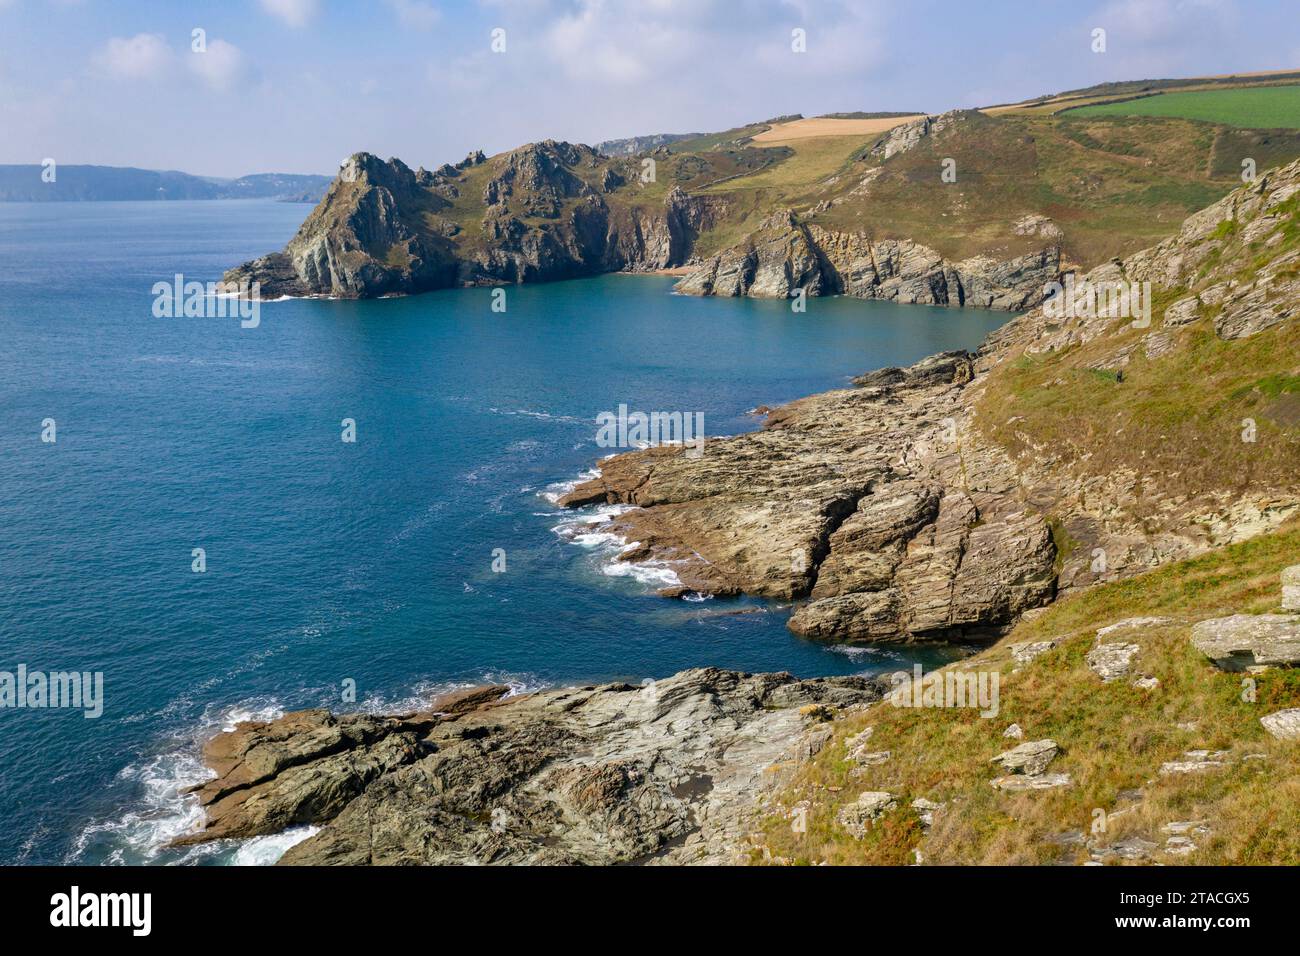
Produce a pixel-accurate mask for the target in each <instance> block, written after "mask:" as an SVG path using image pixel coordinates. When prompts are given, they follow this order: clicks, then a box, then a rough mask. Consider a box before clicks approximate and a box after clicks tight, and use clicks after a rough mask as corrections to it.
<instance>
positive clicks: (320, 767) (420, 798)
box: [178, 668, 886, 865]
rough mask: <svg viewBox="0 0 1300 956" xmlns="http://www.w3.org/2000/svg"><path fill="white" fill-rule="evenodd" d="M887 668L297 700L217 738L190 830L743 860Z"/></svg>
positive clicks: (416, 857)
mask: <svg viewBox="0 0 1300 956" xmlns="http://www.w3.org/2000/svg"><path fill="white" fill-rule="evenodd" d="M885 689H886V687H885V684H884V682H883V681H879V680H875V681H873V680H866V679H863V678H853V677H847V678H826V679H817V680H803V681H799V680H795V679H794V678H793V677H791V676H790V675H789V674H757V675H751V674H741V673H736V672H734V671H720V670H715V669H711V668H708V669H700V670H690V671H683V672H682V673H680V674H677V675H674V676H673V677H670V678H667V679H665V680H661V681H657V682H650V683H647V684H645V685H642V686H635V687H634V686H629V685H627V684H604V685H600V686H589V687H575V688H564V689H557V690H548V691H542V692H539V693H535V694H529V695H521V696H516V697H505V698H502V697H501V694H502V692H503V690H504V688H500V687H495V688H484V689H480V690H478V691H476V692H474V693H472V694H468V695H466V694H462V695H459V696H458V697H457V698H455V699H454V700H452V701H450V702H449V701H448V700H447V699H443V700H440V701H435V702H433V703H431V704H430V707H429V709H428V710H426V711H422V712H419V713H415V714H404V715H396V716H388V717H377V716H370V715H359V714H354V715H341V716H337V717H336V716H333V715H331V714H329V713H328V712H326V711H319V710H315V711H300V712H296V713H290V714H286V715H284V716H283V717H280V718H278V719H276V720H273V721H267V722H250V723H242V724H240V725H238V726H237V727H236V728H235V730H234V731H232V732H229V733H224V734H221V735H219V736H218V737H216V738H215V739H213V740H212V741H211V742H210V743H209V744H208V746H207V748H206V750H205V760H206V762H207V764H208V766H209V767H211V768H212V770H213V771H214V772H215V773H216V775H217V776H216V777H215V779H213V780H212V781H209V782H208V783H206V784H204V785H203V786H202V787H201V788H200V789H199V791H198V793H199V796H200V799H201V801H202V802H203V805H204V807H205V808H206V811H207V820H206V825H205V827H204V828H203V829H202V830H201V831H199V832H197V833H194V834H191V835H188V836H186V837H184V838H182V839H181V840H180V841H178V842H179V843H193V842H200V841H204V840H211V839H217V838H227V837H248V836H256V835H259V834H265V833H274V832H278V831H279V830H281V829H283V828H285V827H287V826H291V825H294V824H304V823H311V824H316V825H320V826H321V827H322V829H321V830H320V832H319V833H317V834H315V835H314V836H312V837H311V838H309V839H307V840H306V841H305V842H302V843H299V844H298V845H296V846H294V847H293V848H291V849H290V850H289V851H288V853H287V854H286V855H285V857H284V858H283V860H282V861H281V862H283V863H285V864H376V865H392V864H447V863H549V864H559V863H588V864H611V863H732V862H737V861H738V860H740V859H742V858H743V856H744V854H745V849H746V848H745V846H744V845H743V842H742V841H743V836H742V835H743V833H745V832H746V830H745V824H746V822H747V821H748V820H749V819H750V818H751V816H752V815H753V814H754V813H755V812H756V811H757V810H758V809H759V801H760V799H761V798H762V796H763V795H764V794H765V793H768V792H770V790H771V788H773V787H774V786H777V785H779V784H780V783H781V782H783V781H784V780H786V779H788V775H789V771H790V770H792V769H793V768H794V767H796V766H797V765H798V764H799V762H800V761H801V760H805V759H807V758H808V756H809V755H810V754H814V753H816V751H817V749H819V747H820V746H821V744H822V743H824V742H825V740H826V739H827V737H828V736H829V734H828V733H827V732H826V729H825V727H824V725H823V724H821V723H820V720H821V715H823V714H830V713H833V712H834V710H835V709H836V708H842V707H848V706H853V705H860V704H864V703H867V702H871V701H875V700H878V699H880V697H881V696H882V694H883V692H884V690H885Z"/></svg>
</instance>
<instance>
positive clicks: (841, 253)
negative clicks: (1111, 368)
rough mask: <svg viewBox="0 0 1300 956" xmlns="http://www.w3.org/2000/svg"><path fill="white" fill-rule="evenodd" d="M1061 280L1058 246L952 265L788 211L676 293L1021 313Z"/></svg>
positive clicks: (903, 243)
mask: <svg viewBox="0 0 1300 956" xmlns="http://www.w3.org/2000/svg"><path fill="white" fill-rule="evenodd" d="M1060 275H1061V253H1060V249H1059V248H1058V247H1057V246H1054V245H1048V246H1045V247H1044V248H1043V249H1041V250H1039V251H1037V252H1033V253H1029V254H1026V255H1021V256H1015V257H1013V258H1010V259H1006V260H997V259H994V258H992V257H990V256H972V257H970V258H968V259H963V260H961V261H960V262H951V261H949V260H947V259H945V258H943V257H942V256H940V255H939V254H938V253H937V252H935V251H934V250H933V249H929V248H927V247H926V246H923V245H920V244H919V243H916V242H912V241H911V240H908V239H885V240H880V241H876V242H873V241H872V240H871V239H870V238H868V237H867V236H866V235H865V234H863V233H844V232H834V231H831V230H828V229H824V228H822V227H821V226H818V225H815V224H807V223H805V222H803V221H801V220H800V218H799V217H798V216H796V215H795V214H794V213H793V212H792V211H789V210H787V211H785V212H781V213H778V214H776V215H773V216H771V217H769V218H768V219H766V220H764V221H763V223H762V224H761V225H760V226H759V228H758V229H757V230H756V231H755V232H754V233H753V234H751V235H750V236H748V237H747V238H746V239H745V240H744V241H743V242H741V243H739V244H738V245H736V246H733V247H731V248H730V249H727V250H725V251H724V252H721V253H719V254H717V255H715V256H713V257H712V258H710V259H708V260H707V261H706V262H704V263H703V264H702V265H700V266H699V267H698V268H696V269H695V270H694V271H692V272H691V273H690V274H689V275H687V276H686V277H685V278H683V279H682V280H681V281H680V282H679V283H678V284H677V290H678V291H679V292H684V293H687V294H690V295H723V296H739V295H751V296H760V297H766V298H787V297H789V296H791V295H793V294H794V293H795V292H796V291H797V290H800V289H802V290H803V291H804V293H805V294H807V295H849V296H854V297H855V298H860V299H889V300H892V301H895V302H901V303H905V304H916V303H920V304H925V305H947V306H963V305H970V306H977V307H979V308H984V309H1005V310H1010V311H1016V310H1020V309H1026V308H1030V307H1032V306H1035V305H1038V304H1039V303H1040V302H1041V301H1042V300H1043V298H1044V295H1045V292H1044V290H1045V289H1046V288H1047V286H1048V285H1049V284H1050V283H1052V282H1055V281H1056V280H1057V279H1058V278H1059V277H1060Z"/></svg>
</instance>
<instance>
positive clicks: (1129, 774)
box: [755, 522, 1300, 865]
mask: <svg viewBox="0 0 1300 956" xmlns="http://www.w3.org/2000/svg"><path fill="white" fill-rule="evenodd" d="M1297 562H1300V524H1298V523H1294V522H1293V523H1292V524H1291V525H1290V526H1288V527H1286V528H1284V529H1283V530H1282V531H1280V532H1278V533H1276V534H1273V535H1270V536H1267V537H1261V538H1257V539H1254V540H1252V541H1248V542H1245V543H1242V544H1239V545H1235V546H1232V547H1230V548H1225V549H1221V550H1219V551H1215V552H1212V553H1209V554H1206V555H1204V556H1202V557H1200V558H1196V559H1194V560H1191V561H1185V562H1181V563H1179V564H1174V565H1170V566H1168V567H1165V568H1162V569H1159V570H1157V571H1153V572H1151V573H1149V574H1147V575H1144V576H1141V577H1137V578H1132V579H1128V580H1126V581H1121V582H1116V583H1114V584H1110V585H1105V586H1101V587H1098V588H1095V589H1093V590H1091V591H1088V592H1085V593H1083V594H1080V595H1078V596H1076V597H1073V598H1071V599H1069V600H1066V601H1063V602H1061V603H1060V604H1058V605H1055V606H1053V607H1051V608H1049V609H1048V610H1047V611H1046V612H1045V613H1043V614H1042V615H1041V616H1039V617H1037V618H1036V619H1034V620H1032V621H1028V622H1025V623H1022V624H1021V625H1020V626H1019V627H1018V628H1017V629H1016V630H1015V631H1014V632H1013V633H1012V634H1011V635H1010V636H1009V637H1007V638H1005V639H1004V640H1002V641H1001V642H999V643H998V644H997V645H995V646H994V647H992V648H990V649H988V650H987V651H984V652H982V653H981V654H979V655H978V656H976V657H975V658H973V659H971V660H968V661H964V662H961V663H959V664H954V665H950V667H957V668H969V669H995V670H997V671H998V673H999V674H1000V675H1001V692H1000V702H999V703H1000V710H999V713H998V715H997V716H996V718H994V719H984V718H981V717H980V716H978V714H977V713H976V712H975V711H974V710H970V709H929V710H925V709H911V708H901V707H895V706H892V705H891V704H889V703H880V704H877V705H874V706H873V707H871V708H870V709H869V710H867V711H866V712H863V713H860V714H855V715H852V716H849V717H844V718H842V719H840V720H838V721H837V722H836V727H835V738H834V741H833V742H832V743H830V744H828V745H827V746H826V748H825V749H823V751H822V752H821V753H820V754H819V755H818V757H817V758H816V759H815V760H813V761H812V762H810V763H809V764H808V765H806V766H805V767H804V768H803V769H802V770H801V771H799V772H798V773H797V775H796V778H795V782H794V784H793V785H792V786H791V788H790V789H789V791H788V792H786V793H785V794H784V795H783V797H782V799H781V805H782V806H783V807H786V808H788V807H791V806H794V805H795V804H796V803H798V802H800V801H809V803H810V807H809V813H808V824H809V826H808V831H807V833H805V834H796V833H793V832H792V831H791V827H790V823H789V820H788V818H787V817H785V816H784V815H783V814H782V813H774V814H773V815H772V817H771V818H770V819H769V820H768V821H767V823H766V826H765V828H764V839H765V840H766V846H767V847H768V848H769V850H770V853H771V854H772V855H773V856H774V857H776V858H779V859H788V860H791V861H793V862H799V863H815V862H820V861H826V862H829V863H868V864H883V865H894V864H899V863H905V862H907V863H910V862H912V858H913V851H914V850H919V851H920V852H921V854H922V857H923V859H924V862H926V863H934V864H1047V863H1061V862H1064V863H1080V862H1084V861H1085V860H1087V859H1088V852H1087V850H1086V849H1085V848H1084V847H1083V846H1082V845H1081V844H1071V843H1070V842H1068V841H1066V840H1063V839H1062V838H1063V836H1064V835H1066V834H1071V833H1074V834H1078V835H1079V837H1080V838H1081V839H1082V838H1088V837H1092V838H1093V839H1094V840H1095V841H1097V842H1099V843H1102V844H1113V843H1115V842H1118V841H1120V840H1123V839H1125V838H1126V837H1130V836H1140V837H1142V838H1143V839H1147V840H1150V841H1152V842H1153V843H1156V844H1157V845H1158V849H1157V850H1156V851H1155V853H1154V856H1155V859H1156V860H1158V861H1159V862H1165V863H1171V864H1173V863H1216V864H1217V863H1269V864H1295V863H1297V862H1300V800H1297V796H1300V792H1298V791H1300V746H1298V745H1297V744H1295V743H1294V742H1282V741H1276V740H1274V739H1273V738H1271V737H1270V736H1268V734H1267V733H1266V732H1265V731H1264V730H1263V728H1262V727H1261V725H1260V723H1259V718H1260V717H1261V716H1263V715H1265V714H1267V713H1271V712H1273V711H1275V710H1279V709H1282V708H1284V707H1295V706H1300V672H1297V671H1286V670H1277V669H1273V670H1270V671H1268V672H1267V673H1265V674H1262V675H1259V676H1257V677H1256V699H1255V701H1254V702H1249V701H1247V700H1244V699H1243V694H1242V690H1243V685H1242V675H1240V674H1236V675H1234V674H1227V673H1223V672H1220V671H1218V670H1217V669H1216V668H1214V667H1213V666H1212V665H1211V664H1210V663H1209V662H1208V661H1207V660H1206V659H1205V658H1204V657H1203V656H1202V655H1201V654H1200V653H1199V652H1197V651H1196V650H1195V649H1194V648H1193V647H1192V646H1191V644H1190V642H1189V639H1188V637H1189V629H1190V625H1191V623H1192V622H1194V621H1196V620H1200V619H1203V618H1206V617H1211V616H1216V615H1219V614H1223V613H1228V612H1236V611H1246V612H1252V613H1258V612H1263V611H1270V610H1276V609H1277V607H1278V604H1279V601H1280V582H1279V572H1280V570H1281V568H1283V567H1285V566H1287V565H1289V564H1294V563H1297ZM1147 615H1159V616H1165V617H1170V618H1172V619H1173V620H1172V621H1171V623H1169V624H1166V625H1163V626H1158V627H1149V628H1146V629H1145V630H1142V631H1139V632H1136V634H1134V633H1133V632H1130V634H1127V635H1126V639H1131V640H1134V641H1135V642H1136V643H1139V644H1140V645H1141V651H1140V653H1139V655H1138V657H1137V658H1136V660H1135V661H1134V664H1133V667H1132V671H1131V673H1132V674H1134V675H1137V674H1149V675H1152V676H1155V677H1157V678H1158V679H1159V681H1160V684H1159V686H1158V687H1156V688H1155V689H1154V690H1150V691H1146V690H1141V689H1139V688H1136V687H1134V686H1132V685H1131V683H1130V682H1129V681H1126V680H1121V681H1117V682H1114V683H1110V684H1103V683H1102V682H1101V681H1100V679H1099V678H1098V677H1097V676H1096V675H1095V674H1094V673H1093V672H1092V671H1091V670H1090V669H1089V668H1088V667H1087V665H1086V663H1085V655H1086V653H1087V651H1088V650H1089V649H1090V648H1091V647H1092V645H1093V641H1094V636H1095V632H1096V630H1097V629H1098V628H1099V627H1102V626H1104V625H1106V624H1110V623H1114V622H1115V621H1118V620H1121V619H1124V618H1128V617H1134V616H1147ZM1047 638H1052V639H1057V640H1059V641H1060V642H1061V643H1060V644H1059V646H1057V647H1056V648H1055V649H1054V650H1052V651H1049V652H1048V653H1046V654H1044V655H1043V656H1041V657H1039V658H1037V659H1036V660H1034V661H1033V662H1032V663H1030V664H1028V665H1027V666H1025V667H1023V668H1022V669H1020V670H1018V671H1013V667H1012V663H1013V662H1012V661H1011V659H1010V654H1009V651H1008V649H1007V645H1008V644H1011V643H1013V642H1016V641H1029V640H1043V639H1047ZM1013 722H1014V723H1018V724H1019V725H1020V726H1021V727H1022V728H1023V730H1024V733H1025V737H1024V739H1025V740H1038V739H1042V738H1046V737H1050V738H1052V739H1054V740H1056V741H1057V743H1058V744H1059V745H1060V746H1061V748H1062V754H1061V756H1059V757H1058V758H1057V759H1056V760H1055V761H1054V763H1053V764H1052V766H1051V767H1050V770H1051V771H1052V772H1064V773H1068V774H1070V776H1071V777H1072V779H1073V784H1072V786H1070V787H1068V788H1064V789H1059V790H1048V791H1039V792H1035V793H1028V794H1022V795H1011V794H1005V793H1001V792H999V791H996V790H994V789H993V788H992V787H991V786H990V785H989V781H990V780H991V779H992V777H994V776H995V775H996V774H995V770H996V768H995V767H993V766H991V765H990V764H989V760H990V758H992V757H993V756H995V755H996V754H998V753H999V752H1001V751H1003V750H1006V749H1009V747H1011V746H1013V745H1014V744H1016V743H1017V742H1018V741H1016V740H1008V739H1005V738H1004V737H1003V736H1002V734H1003V731H1004V729H1005V728H1006V727H1007V726H1008V725H1009V724H1011V723H1013ZM1180 724H1188V725H1194V727H1192V729H1185V728H1182V727H1180V726H1179V725H1180ZM868 726H870V727H873V728H874V732H873V734H872V736H871V739H870V744H871V746H870V749H871V750H889V751H891V752H892V757H891V759H890V760H889V761H887V762H886V763H884V764H882V765H880V766H876V767H867V768H862V769H861V770H858V769H857V768H856V765H855V764H853V763H850V762H849V761H847V760H846V759H845V741H846V740H847V739H848V738H849V737H851V736H852V735H854V734H855V733H857V732H859V731H860V730H862V729H863V728H865V727H868ZM1191 749H1209V750H1227V751H1229V758H1228V766H1226V767H1224V768H1222V769H1218V770H1209V771H1202V772H1199V773H1192V774H1187V775H1179V776H1161V775H1160V773H1159V768H1160V766H1161V764H1162V763H1164V762H1165V761H1169V760H1175V759H1178V758H1179V757H1180V755H1182V754H1183V753H1184V752H1185V751H1187V750H1191ZM1250 754H1260V755H1263V756H1262V758H1260V759H1247V756H1248V755H1250ZM855 771H856V772H855ZM864 790H886V791H889V792H891V793H894V794H896V795H898V796H899V797H900V801H899V802H900V808H899V809H898V810H895V811H892V812H890V813H889V814H886V815H885V817H883V818H882V819H881V820H880V821H879V822H878V823H877V824H876V825H875V826H873V827H872V828H871V830H870V832H869V833H868V834H867V836H866V838H865V839H863V840H860V841H859V840H854V839H853V838H851V837H850V836H849V835H848V834H846V833H845V832H844V831H842V830H841V829H840V828H839V827H838V826H836V825H835V824H834V822H833V821H834V818H835V814H836V812H837V810H838V808H839V807H840V806H841V805H843V804H844V803H847V802H849V801H851V800H853V799H855V798H856V796H857V794H858V793H860V792H862V791H864ZM1127 791H1140V796H1139V797H1138V798H1137V799H1134V798H1133V797H1132V796H1131V795H1129V794H1127V793H1126V792H1127ZM916 797H926V798H928V799H931V800H935V801H938V802H942V803H944V804H945V807H944V809H942V810H941V811H939V812H938V813H937V814H936V818H935V822H934V825H933V827H932V828H931V829H930V830H929V831H928V832H927V831H925V830H924V829H923V828H922V827H921V826H920V824H919V820H918V818H917V815H916V813H915V811H913V810H911V809H910V808H909V804H910V802H911V801H912V800H913V799H914V798H916ZM1098 811H1102V812H1104V813H1105V814H1106V815H1107V819H1106V829H1105V832H1104V833H1102V834H1095V835H1094V834H1093V833H1092V827H1093V823H1094V820H1096V819H1097V818H1098V817H1097V812H1098ZM1185 820H1205V821H1206V825H1207V826H1208V827H1209V829H1210V831H1211V832H1210V833H1209V834H1207V835H1204V836H1197V837H1193V839H1194V842H1195V843H1196V844H1197V847H1198V848H1197V850H1196V852H1195V853H1193V854H1192V855H1190V856H1175V855H1171V854H1167V853H1164V852H1163V846H1164V842H1165V839H1166V838H1167V836H1168V834H1166V833H1164V832H1162V830H1161V828H1162V827H1163V826H1164V825H1165V824H1167V823H1170V822H1174V821H1185ZM755 856H756V859H761V858H762V854H761V853H756V855H755Z"/></svg>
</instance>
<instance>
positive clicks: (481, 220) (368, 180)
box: [225, 140, 720, 298]
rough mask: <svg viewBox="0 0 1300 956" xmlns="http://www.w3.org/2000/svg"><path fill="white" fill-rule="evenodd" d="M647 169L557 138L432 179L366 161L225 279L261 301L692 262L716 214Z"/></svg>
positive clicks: (351, 165) (475, 157)
mask: <svg viewBox="0 0 1300 956" xmlns="http://www.w3.org/2000/svg"><path fill="white" fill-rule="evenodd" d="M639 171H640V166H639V165H638V164H636V163H635V162H633V161H630V160H615V159H611V158H609V157H605V156H601V155H600V154H598V153H597V152H596V151H595V150H593V149H591V148H590V147H588V146H575V145H573V144H570V143H558V142H555V141H552V140H547V141H546V142H542V143H533V144H530V145H528V146H524V147H521V148H520V149H517V150H513V151H512V152H509V153H505V154H503V155H501V156H497V157H493V158H491V159H488V158H487V157H485V156H484V155H483V154H482V153H481V152H480V153H472V154H470V156H469V157H467V158H466V159H465V160H463V161H462V162H460V163H458V164H456V165H455V166H452V165H444V166H441V167H439V168H438V169H436V170H434V171H433V172H429V171H427V170H424V169H418V170H412V169H411V168H410V167H408V166H407V165H406V164H404V163H403V162H402V161H401V160H398V159H390V160H388V161H387V162H384V161H382V160H380V159H379V158H378V157H376V156H373V155H371V154H369V153H357V154H355V155H353V156H351V157H349V159H348V160H347V161H346V162H345V163H344V164H343V166H342V167H341V168H340V170H339V174H338V176H337V177H336V178H335V180H334V182H333V183H332V184H331V186H330V188H329V191H328V193H327V194H326V196H325V199H324V200H323V201H322V202H321V204H320V205H319V206H317V207H316V209H315V210H314V211H313V212H312V214H311V215H310V216H308V218H307V220H306V221H305V222H304V223H303V224H302V226H301V228H299V230H298V233H297V235H296V236H294V238H293V239H292V240H291V241H290V242H289V244H288V245H287V246H286V247H285V249H284V251H283V252H278V253H272V254H271V255H268V256H263V257H262V258H260V259H255V260H253V261H252V262H249V263H245V264H244V265H242V266H239V267H237V268H235V269H231V270H230V271H229V272H227V273H226V276H225V279H226V281H228V282H236V283H238V282H247V283H252V282H254V281H256V282H259V283H260V284H261V295H262V296H263V297H276V296H281V295H329V296H338V297H341V298H366V297H373V296H382V295H396V294H410V293H417V292H426V291H430V290H434V289H442V288H448V287H451V286H467V285H490V284H498V283H507V282H508V283H514V282H540V281H549V280H554V279H568V278H575V277H578V276H585V275H595V274H599V273H604V272H613V271H619V270H631V271H646V270H653V269H661V268H666V267H669V266H676V265H680V264H681V263H682V262H684V261H685V259H686V257H687V256H688V255H689V253H690V250H691V248H692V245H693V243H694V241H695V238H696V237H697V236H698V234H699V232H700V231H701V230H702V229H704V228H707V226H708V225H709V224H710V223H711V221H712V219H713V217H714V215H715V214H716V212H717V210H718V209H719V208H720V206H719V203H718V202H717V201H716V200H710V199H692V198H691V197H690V196H688V195H687V193H686V192H685V191H684V190H682V189H681V188H680V187H674V188H670V189H668V190H667V192H666V195H663V196H662V198H653V197H652V198H649V199H646V198H645V197H643V196H641V195H640V193H639V187H640V182H639V180H638V179H637V176H638V174H639Z"/></svg>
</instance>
